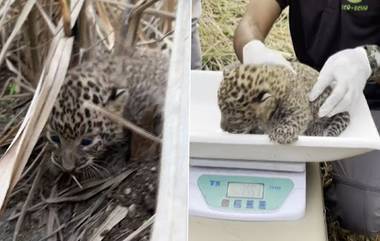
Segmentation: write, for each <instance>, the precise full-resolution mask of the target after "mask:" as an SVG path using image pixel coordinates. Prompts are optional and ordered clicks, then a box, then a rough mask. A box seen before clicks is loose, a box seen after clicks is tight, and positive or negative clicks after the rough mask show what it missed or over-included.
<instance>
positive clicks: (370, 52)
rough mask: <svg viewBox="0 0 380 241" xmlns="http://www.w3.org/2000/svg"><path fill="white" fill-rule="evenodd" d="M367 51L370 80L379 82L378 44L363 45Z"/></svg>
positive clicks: (379, 49)
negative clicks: (370, 71)
mask: <svg viewBox="0 0 380 241" xmlns="http://www.w3.org/2000/svg"><path fill="white" fill-rule="evenodd" d="M364 49H365V51H366V52H367V56H368V61H369V65H370V66H371V70H372V73H371V76H370V77H369V78H370V79H371V80H373V81H375V82H376V83H378V84H380V46H378V45H366V46H364Z"/></svg>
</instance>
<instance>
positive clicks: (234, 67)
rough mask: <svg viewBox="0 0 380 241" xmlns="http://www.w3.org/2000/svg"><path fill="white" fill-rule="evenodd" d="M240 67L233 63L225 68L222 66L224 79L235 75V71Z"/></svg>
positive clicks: (238, 64)
mask: <svg viewBox="0 0 380 241" xmlns="http://www.w3.org/2000/svg"><path fill="white" fill-rule="evenodd" d="M240 65H241V64H240V63H238V62H235V63H232V64H229V65H227V66H224V67H223V77H224V78H226V77H230V76H233V75H234V74H235V71H237V69H238V68H239V66H240Z"/></svg>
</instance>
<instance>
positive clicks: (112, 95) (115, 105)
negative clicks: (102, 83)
mask: <svg viewBox="0 0 380 241" xmlns="http://www.w3.org/2000/svg"><path fill="white" fill-rule="evenodd" d="M128 97H129V92H128V90H127V89H125V88H111V89H110V90H109V95H108V97H107V98H106V99H105V102H104V106H105V107H106V108H107V109H108V110H109V111H112V112H116V113H121V112H122V111H123V108H124V106H125V103H126V102H127V99H128Z"/></svg>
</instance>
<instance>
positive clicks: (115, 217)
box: [88, 206, 128, 241]
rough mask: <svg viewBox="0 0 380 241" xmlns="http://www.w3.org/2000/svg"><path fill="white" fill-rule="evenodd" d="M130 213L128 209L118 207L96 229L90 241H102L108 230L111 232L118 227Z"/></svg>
mask: <svg viewBox="0 0 380 241" xmlns="http://www.w3.org/2000/svg"><path fill="white" fill-rule="evenodd" d="M127 213H128V208H126V207H122V206H117V207H115V209H114V210H112V212H111V213H110V214H109V215H108V217H107V218H106V220H104V222H103V223H102V224H100V226H99V227H98V228H97V229H96V231H95V232H94V233H93V234H92V235H91V237H90V238H89V239H88V241H102V240H103V233H104V232H105V231H107V230H111V229H112V228H113V227H114V226H115V225H117V224H118V223H119V222H120V221H121V220H123V219H124V218H125V217H126V216H127Z"/></svg>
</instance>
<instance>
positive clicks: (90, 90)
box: [47, 71, 128, 173]
mask: <svg viewBox="0 0 380 241" xmlns="http://www.w3.org/2000/svg"><path fill="white" fill-rule="evenodd" d="M100 77H101V76H96V75H95V74H89V73H87V74H86V73H83V71H81V72H79V71H77V72H75V71H74V72H73V71H72V72H71V73H69V74H68V76H67V77H66V80H65V83H64V85H63V86H62V89H61V91H60V93H59V95H58V98H57V100H56V102H55V104H54V107H53V110H52V113H51V115H50V117H49V121H48V124H47V138H48V140H49V141H50V143H51V144H52V146H53V147H54V148H53V153H52V158H51V159H52V162H53V164H54V166H55V167H57V168H58V169H60V170H62V171H64V172H68V173H83V172H86V171H87V172H94V171H99V170H100V169H103V168H102V162H103V161H104V159H105V158H106V157H107V155H108V154H107V153H108V152H109V151H110V148H111V147H114V146H115V143H121V142H123V141H124V139H125V137H124V136H125V135H124V129H123V128H122V127H121V126H120V125H118V124H116V123H115V122H113V121H111V120H110V119H108V118H107V117H105V116H103V115H102V114H100V113H98V112H97V111H95V110H94V109H92V108H88V107H87V106H86V105H85V103H87V102H88V103H92V104H95V105H97V106H99V107H102V108H105V109H107V110H109V111H112V112H114V113H118V114H120V113H121V111H122V107H123V103H124V102H125V98H126V93H124V92H123V91H119V90H117V89H115V88H109V87H107V86H105V84H104V83H102V82H101V81H98V78H100ZM124 148H128V147H124Z"/></svg>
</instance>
